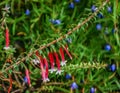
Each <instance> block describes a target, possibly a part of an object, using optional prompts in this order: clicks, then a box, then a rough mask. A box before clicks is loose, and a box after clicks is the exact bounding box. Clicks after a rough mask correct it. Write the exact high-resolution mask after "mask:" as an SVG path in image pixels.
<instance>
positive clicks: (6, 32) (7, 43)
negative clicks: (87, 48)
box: [4, 28, 10, 50]
mask: <svg viewBox="0 0 120 93" xmlns="http://www.w3.org/2000/svg"><path fill="white" fill-rule="evenodd" d="M9 43H10V39H9V29H8V28H6V30H5V47H4V49H5V50H7V49H9V48H10V47H9Z"/></svg>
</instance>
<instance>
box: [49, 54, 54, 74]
mask: <svg viewBox="0 0 120 93" xmlns="http://www.w3.org/2000/svg"><path fill="white" fill-rule="evenodd" d="M48 58H49V60H50V65H51V70H50V71H51V73H52V72H53V71H54V70H55V69H54V56H53V53H52V52H49V54H48Z"/></svg>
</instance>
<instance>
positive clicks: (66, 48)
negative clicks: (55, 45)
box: [63, 45, 72, 60]
mask: <svg viewBox="0 0 120 93" xmlns="http://www.w3.org/2000/svg"><path fill="white" fill-rule="evenodd" d="M63 48H64V50H65V52H66V53H67V55H68V56H69V57H70V59H71V60H72V56H71V54H70V53H69V51H68V46H67V45H66V46H65V47H63Z"/></svg>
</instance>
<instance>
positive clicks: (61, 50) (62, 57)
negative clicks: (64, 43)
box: [59, 47, 66, 66]
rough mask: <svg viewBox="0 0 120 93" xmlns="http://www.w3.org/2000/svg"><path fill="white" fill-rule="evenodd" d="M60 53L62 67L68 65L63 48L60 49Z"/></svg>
mask: <svg viewBox="0 0 120 93" xmlns="http://www.w3.org/2000/svg"><path fill="white" fill-rule="evenodd" d="M59 52H60V56H61V59H62V62H61V65H62V66H63V65H66V61H65V56H64V51H63V48H62V47H60V49H59Z"/></svg>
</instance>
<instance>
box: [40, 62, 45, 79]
mask: <svg viewBox="0 0 120 93" xmlns="http://www.w3.org/2000/svg"><path fill="white" fill-rule="evenodd" d="M40 68H41V75H42V80H43V81H45V80H46V79H45V69H44V67H43V62H42V61H41V62H40Z"/></svg>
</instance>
